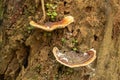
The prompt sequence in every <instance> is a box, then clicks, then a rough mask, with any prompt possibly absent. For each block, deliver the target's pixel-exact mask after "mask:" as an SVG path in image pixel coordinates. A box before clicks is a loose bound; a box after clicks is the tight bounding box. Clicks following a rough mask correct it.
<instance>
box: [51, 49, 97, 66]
mask: <svg viewBox="0 0 120 80" xmlns="http://www.w3.org/2000/svg"><path fill="white" fill-rule="evenodd" d="M53 54H54V56H55V58H56V60H57V61H58V62H59V63H61V64H63V65H65V66H68V67H70V68H74V67H80V66H87V65H89V64H90V63H92V62H93V61H94V60H95V59H96V50H94V49H90V50H88V51H87V52H85V53H76V52H74V51H69V52H65V53H63V52H62V51H61V50H59V49H58V48H57V47H54V48H53Z"/></svg>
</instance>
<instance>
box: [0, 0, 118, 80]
mask: <svg viewBox="0 0 120 80" xmlns="http://www.w3.org/2000/svg"><path fill="white" fill-rule="evenodd" d="M0 1H1V3H0V80H120V76H119V75H120V66H119V65H120V1H119V0H44V4H45V5H46V4H47V3H49V4H54V5H56V6H57V7H56V8H55V9H54V10H55V11H56V12H57V16H56V17H55V19H54V20H51V18H50V16H48V15H45V14H43V13H44V11H43V7H41V4H42V3H41V1H42V0H41V1H40V0H9V1H7V0H0ZM47 11H48V8H46V7H45V12H46V13H47ZM67 15H71V16H73V17H74V19H75V21H74V22H73V23H71V24H69V25H68V26H67V27H66V28H64V29H57V30H54V31H52V32H47V31H44V30H41V29H38V28H34V27H33V26H31V25H30V24H29V22H30V20H35V21H36V22H39V21H40V20H42V19H43V18H42V17H43V16H44V19H45V20H43V21H42V22H41V24H44V23H45V22H50V21H54V22H55V21H59V20H61V19H62V18H63V17H64V16H67ZM74 41H77V42H76V43H74ZM55 46H56V47H58V48H59V49H68V50H73V51H74V48H76V49H77V50H78V51H81V52H85V51H87V50H89V49H91V48H94V49H95V50H96V51H97V59H96V60H95V61H94V62H93V63H92V64H90V66H91V68H92V69H95V70H94V71H93V70H92V69H91V68H88V67H86V66H84V67H79V68H69V67H66V66H64V65H62V64H60V63H59V62H57V61H56V59H55V57H54V55H53V53H52V49H53V47H55Z"/></svg>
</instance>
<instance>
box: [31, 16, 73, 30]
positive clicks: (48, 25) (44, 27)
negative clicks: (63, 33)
mask: <svg viewBox="0 0 120 80" xmlns="http://www.w3.org/2000/svg"><path fill="white" fill-rule="evenodd" d="M72 22H74V18H73V17H72V16H66V17H64V18H63V19H62V20H61V21H58V22H47V23H45V24H44V25H40V24H38V23H36V22H35V21H30V25H31V26H34V27H36V28H40V29H42V30H45V31H53V30H55V29H60V28H65V27H66V26H67V25H69V24H70V23H72Z"/></svg>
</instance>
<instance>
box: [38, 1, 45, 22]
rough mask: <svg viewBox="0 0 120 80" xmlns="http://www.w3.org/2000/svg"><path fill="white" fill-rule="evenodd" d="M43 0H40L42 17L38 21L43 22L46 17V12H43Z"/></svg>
mask: <svg viewBox="0 0 120 80" xmlns="http://www.w3.org/2000/svg"><path fill="white" fill-rule="evenodd" d="M44 3H45V2H44V0H41V6H42V11H43V17H42V18H41V20H40V21H39V22H40V23H42V22H44V20H45V19H46V12H45V4H44Z"/></svg>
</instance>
